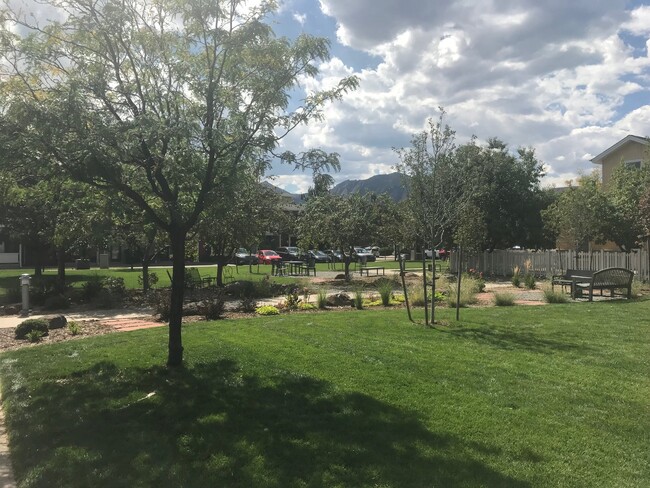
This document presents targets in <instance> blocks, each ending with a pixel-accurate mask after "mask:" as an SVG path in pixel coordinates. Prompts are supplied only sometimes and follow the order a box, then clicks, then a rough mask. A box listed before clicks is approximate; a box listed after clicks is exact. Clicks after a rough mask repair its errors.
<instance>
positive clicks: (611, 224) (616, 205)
mask: <svg viewBox="0 0 650 488" xmlns="http://www.w3.org/2000/svg"><path fill="white" fill-rule="evenodd" d="M648 187H650V166H648V165H645V166H642V167H641V168H640V169H637V168H628V167H626V166H625V165H620V166H619V167H618V168H617V169H616V170H615V171H614V174H613V175H612V179H611V182H610V184H609V186H608V188H607V190H606V194H607V197H608V199H609V202H610V204H611V206H612V213H611V214H610V215H609V216H608V219H607V221H608V229H607V237H608V238H609V239H611V240H612V241H614V242H615V243H616V244H617V245H618V246H619V247H620V248H621V249H622V250H623V251H625V252H630V251H631V250H632V249H634V248H635V247H638V245H639V241H640V237H641V236H642V235H643V222H642V219H641V215H640V212H639V210H640V207H639V202H640V200H641V196H642V195H643V192H644V191H645V190H647V188H648Z"/></svg>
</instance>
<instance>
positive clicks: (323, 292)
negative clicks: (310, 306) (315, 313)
mask: <svg viewBox="0 0 650 488" xmlns="http://www.w3.org/2000/svg"><path fill="white" fill-rule="evenodd" d="M316 306H317V307H318V308H319V309H321V310H324V309H325V308H327V289H326V288H319V289H318V294H317V295H316Z"/></svg>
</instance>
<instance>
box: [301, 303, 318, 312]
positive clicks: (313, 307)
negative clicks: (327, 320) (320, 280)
mask: <svg viewBox="0 0 650 488" xmlns="http://www.w3.org/2000/svg"><path fill="white" fill-rule="evenodd" d="M298 309H300V310H316V305H314V304H313V303H308V302H303V303H301V304H300V305H298Z"/></svg>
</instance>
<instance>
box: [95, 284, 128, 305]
mask: <svg viewBox="0 0 650 488" xmlns="http://www.w3.org/2000/svg"><path fill="white" fill-rule="evenodd" d="M92 302H93V304H94V305H95V306H96V307H98V308H105V309H108V308H115V307H117V306H118V305H120V303H121V302H122V297H120V296H117V295H115V294H113V293H111V291H110V290H108V289H106V288H103V289H101V290H100V291H99V293H98V294H97V296H95V298H93V300H92Z"/></svg>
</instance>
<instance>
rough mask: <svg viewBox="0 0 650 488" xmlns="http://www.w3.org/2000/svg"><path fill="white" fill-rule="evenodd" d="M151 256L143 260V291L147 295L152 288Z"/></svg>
mask: <svg viewBox="0 0 650 488" xmlns="http://www.w3.org/2000/svg"><path fill="white" fill-rule="evenodd" d="M149 261H150V260H149V256H145V257H144V258H143V259H142V291H143V292H145V293H147V292H148V291H149V288H150V286H151V285H150V284H149Z"/></svg>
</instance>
